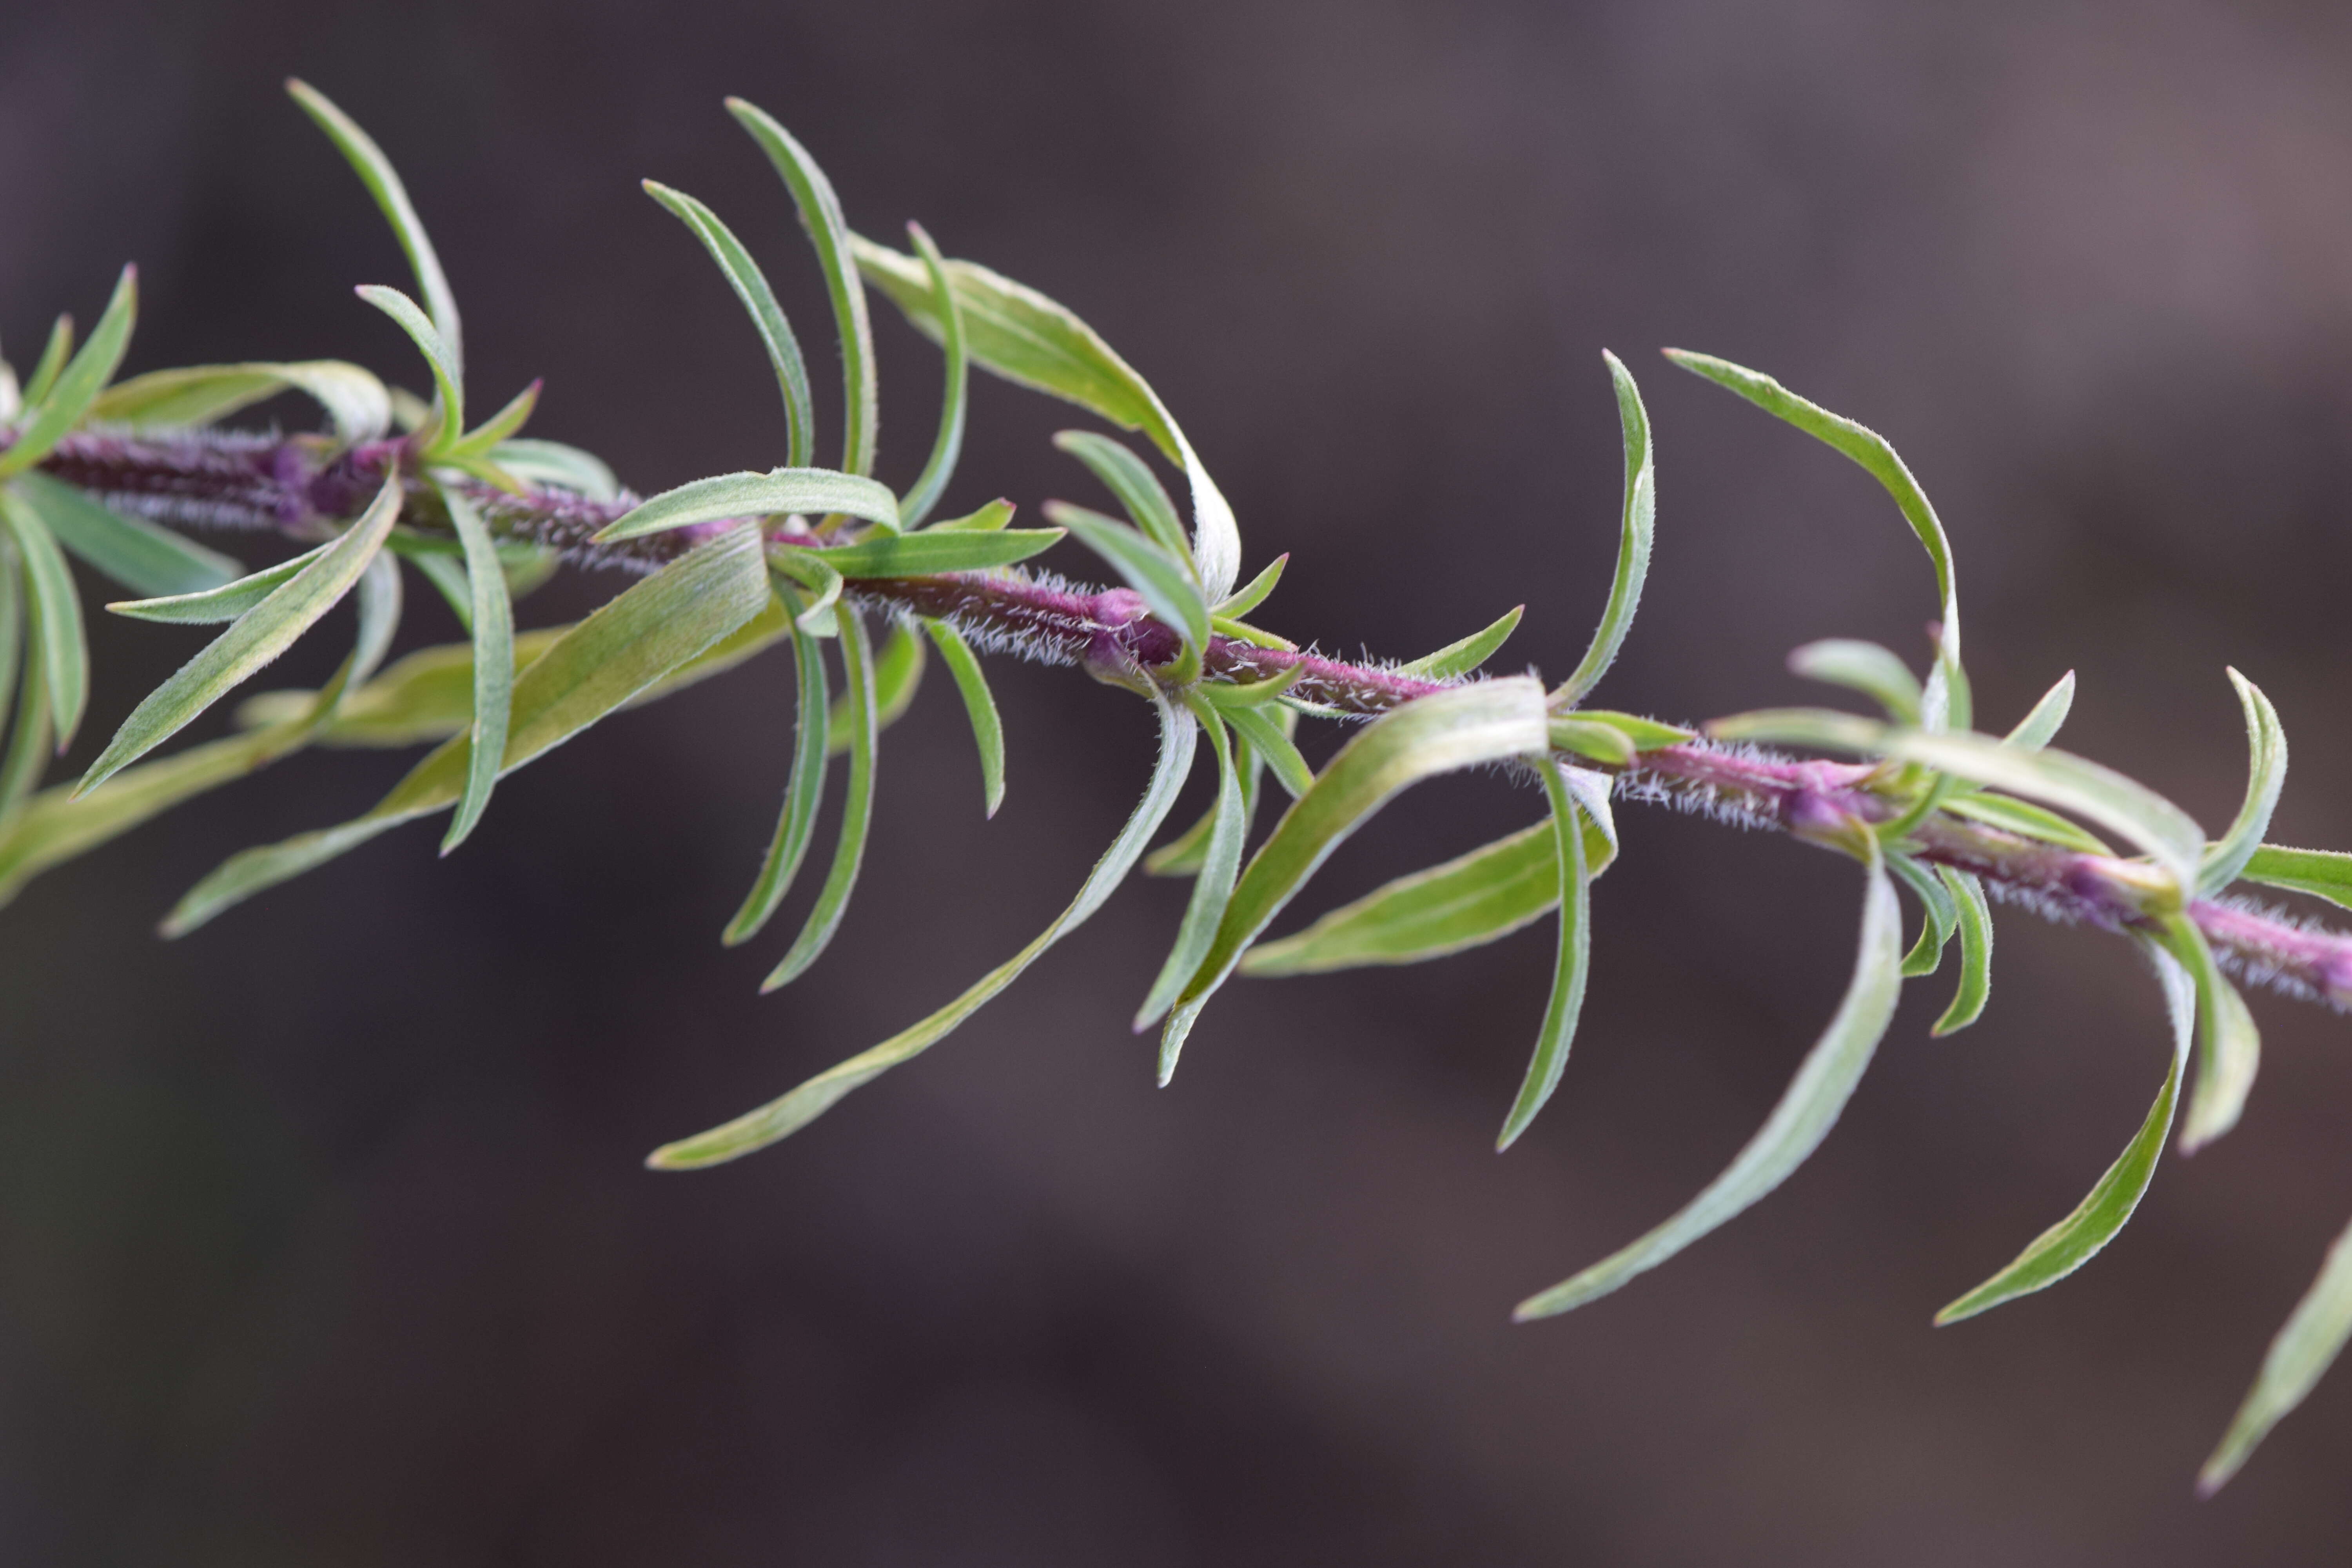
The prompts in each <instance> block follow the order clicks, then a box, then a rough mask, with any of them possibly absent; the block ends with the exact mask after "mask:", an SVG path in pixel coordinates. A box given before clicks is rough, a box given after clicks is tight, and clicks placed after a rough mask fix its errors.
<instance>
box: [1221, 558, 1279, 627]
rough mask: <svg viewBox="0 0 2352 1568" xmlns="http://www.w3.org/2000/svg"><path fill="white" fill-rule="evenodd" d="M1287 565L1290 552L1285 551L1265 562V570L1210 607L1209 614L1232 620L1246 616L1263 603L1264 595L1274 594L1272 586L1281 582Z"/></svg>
mask: <svg viewBox="0 0 2352 1568" xmlns="http://www.w3.org/2000/svg"><path fill="white" fill-rule="evenodd" d="M1289 564H1290V552H1288V551H1284V552H1282V553H1281V554H1279V555H1277V556H1276V557H1275V558H1274V559H1273V560H1271V561H1269V562H1267V563H1265V570H1264V571H1262V572H1260V573H1259V574H1257V575H1256V576H1255V577H1253V578H1251V579H1250V580H1249V581H1248V582H1246V583H1244V584H1242V585H1241V586H1240V587H1238V588H1236V589H1234V591H1233V592H1232V593H1231V594H1229V595H1226V596H1225V597H1223V598H1222V599H1220V600H1218V601H1217V602H1216V603H1215V604H1213V605H1210V606H1209V612H1210V614H1212V615H1215V616H1225V617H1226V618H1228V619H1232V620H1239V619H1240V618H1241V617H1242V616H1246V615H1248V614H1249V613H1250V612H1251V611H1252V610H1255V609H1256V608H1257V607H1258V606H1259V605H1263V604H1265V600H1266V595H1269V594H1272V593H1273V592H1274V585H1275V584H1276V583H1279V582H1281V581H1282V569H1283V568H1284V567H1286V566H1287V565H1289Z"/></svg>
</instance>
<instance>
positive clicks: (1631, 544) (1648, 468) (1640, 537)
mask: <svg viewBox="0 0 2352 1568" xmlns="http://www.w3.org/2000/svg"><path fill="white" fill-rule="evenodd" d="M1601 358H1602V359H1604V360H1606V361H1608V362H1609V378H1610V380H1611V381H1612V382H1614V383H1615V384H1616V387H1617V422H1618V424H1619V426H1621V427H1622V430H1623V433H1624V437H1625V502H1624V509H1623V517H1622V522H1621V524H1620V527H1621V532H1620V534H1619V538H1618V542H1617V574H1616V575H1615V576H1614V577H1613V578H1612V579H1611V581H1610V584H1609V603H1608V605H1606V606H1605V607H1603V608H1602V610H1601V624H1600V625H1599V626H1595V627H1594V628H1593V629H1592V644H1591V647H1588V648H1586V649H1585V650H1584V658H1582V659H1580V660H1579V661H1578V663H1577V666H1576V670H1575V673H1573V674H1571V675H1570V677H1569V678H1568V679H1566V680H1564V681H1562V682H1560V684H1559V687H1558V688H1556V689H1554V690H1553V692H1552V696H1551V700H1552V703H1553V706H1555V707H1559V708H1572V707H1574V706H1575V705H1576V704H1577V703H1579V702H1581V701H1583V700H1584V699H1585V697H1586V695H1587V694H1588V693H1590V692H1591V689H1593V688H1594V687H1595V686H1598V685H1599V684H1600V683H1601V677H1602V676H1603V675H1605V674H1607V673H1608V672H1609V667H1610V666H1611V665H1612V664H1613V663H1615V662H1616V660H1617V650H1618V649H1619V648H1620V647H1623V646H1624V642H1625V634H1626V633H1627V632H1628V631H1631V630H1632V629H1633V612H1634V611H1635V610H1637V609H1638V608H1640V607H1641V603H1642V584H1643V580H1644V579H1645V578H1647V577H1648V575H1649V573H1650V540H1651V536H1652V535H1653V534H1654V532H1655V531H1656V529H1657V513H1658V476H1657V453H1656V451H1655V450H1654V448H1653V447H1652V446H1651V444H1650V416H1649V414H1648V412H1647V411H1646V410H1645V409H1643V406H1642V392H1641V389H1640V388H1639V387H1637V386H1635V385H1634V384H1633V373H1632V372H1630V371H1628V370H1627V369H1626V368H1625V366H1624V365H1623V363H1621V362H1620V361H1619V360H1618V358H1617V356H1616V355H1615V354H1612V353H1608V352H1607V351H1606V350H1603V351H1602V353H1601Z"/></svg>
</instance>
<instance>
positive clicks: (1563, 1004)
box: [1495, 761, 1592, 1153]
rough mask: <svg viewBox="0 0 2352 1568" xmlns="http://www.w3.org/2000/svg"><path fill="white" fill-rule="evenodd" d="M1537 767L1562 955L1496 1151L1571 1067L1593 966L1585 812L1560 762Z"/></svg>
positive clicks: (1525, 1122) (1521, 1129)
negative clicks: (1546, 809)
mask: <svg viewBox="0 0 2352 1568" xmlns="http://www.w3.org/2000/svg"><path fill="white" fill-rule="evenodd" d="M1538 772H1539V773H1541V774H1542V777H1543V784H1544V795H1546V797H1547V798H1549V800H1550V802H1551V815H1552V860H1553V865H1554V870H1555V879H1554V888H1555V891H1554V893H1553V900H1554V901H1555V902H1556V903H1557V905H1558V906H1559V960H1558V963H1557V964H1556V965H1555V966H1554V969H1553V972H1552V981H1551V998H1550V1000H1549V1001H1548V1002H1546V1003H1545V1004H1544V1016H1543V1024H1542V1026H1540V1027H1539V1028H1538V1030H1537V1032H1536V1049H1535V1056H1534V1057H1533V1058H1532V1059H1530V1060H1529V1061H1528V1076H1527V1078H1526V1079H1525V1081H1523V1082H1522V1083H1521V1084H1520V1085H1519V1097H1518V1099H1517V1100H1515V1101H1514V1102H1513V1103H1512V1105H1511V1113H1510V1115H1509V1116H1508V1117H1507V1118H1505V1120H1504V1121H1503V1131H1502V1136H1500V1137H1499V1138H1497V1139H1496V1140H1495V1150H1496V1152H1497V1153H1500V1152H1502V1151H1503V1150H1506V1149H1507V1148H1509V1147H1510V1146H1511V1145H1512V1144H1513V1143H1514V1142H1517V1141H1518V1136H1519V1134H1520V1133H1522V1132H1525V1131H1527V1130H1528V1123H1529V1122H1531V1121H1534V1120H1535V1119H1536V1112H1538V1110H1542V1109H1543V1107H1544V1101H1546V1100H1549V1099H1550V1098H1551V1096H1552V1090H1554V1089H1558V1088H1559V1075H1560V1074H1561V1073H1562V1072H1563V1071H1565V1070H1566V1068H1567V1067H1568V1048H1569V1045H1570V1042H1571V1041H1572V1040H1574V1039H1575V1037H1576V1020H1577V1017H1578V1016H1579V1015H1580V1014H1581V1013H1582V1012H1583V1010H1584V982H1585V975H1586V973H1587V972H1588V971H1589V970H1590V969H1591V966H1592V896H1591V895H1592V877H1591V871H1590V870H1589V869H1588V868H1587V867H1586V865H1585V863H1584V831H1583V827H1582V826H1581V823H1580V817H1581V816H1582V813H1581V812H1580V811H1579V810H1578V808H1577V805H1576V797H1575V796H1574V795H1572V794H1570V791H1569V787H1568V783H1567V781H1566V780H1565V779H1563V778H1562V777H1561V776H1560V773H1561V770H1560V768H1559V766H1558V765H1557V764H1555V763H1551V762H1549V761H1546V762H1544V763H1541V764H1539V766H1538Z"/></svg>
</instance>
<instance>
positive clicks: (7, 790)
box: [0, 630, 56, 821]
mask: <svg viewBox="0 0 2352 1568" xmlns="http://www.w3.org/2000/svg"><path fill="white" fill-rule="evenodd" d="M42 663H43V654H42V649H41V639H40V637H39V635H38V633H37V631H34V630H28V634H27V636H26V638H25V662H24V673H23V674H22V675H20V676H19V677H18V678H17V682H16V730H15V731H14V732H13V733H11V734H10V735H9V737H8V750H7V752H6V754H5V756H0V821H5V820H6V819H7V818H8V817H9V816H11V815H13V814H14V813H15V812H16V808H17V806H18V805H19V804H20V803H21V802H22V801H23V800H24V799H25V797H26V795H30V794H32V793H33V791H34V790H35V789H36V788H37V787H38V786H39V784H40V782H41V770H42V769H43V768H45V767H47V765H48V761H49V757H50V754H51V753H50V750H49V738H50V736H51V735H53V734H54V733H55V732H56V731H54V730H53V729H52V728H51V727H50V724H49V683H48V679H47V676H46V675H44V674H43V672H42V669H41V665H42Z"/></svg>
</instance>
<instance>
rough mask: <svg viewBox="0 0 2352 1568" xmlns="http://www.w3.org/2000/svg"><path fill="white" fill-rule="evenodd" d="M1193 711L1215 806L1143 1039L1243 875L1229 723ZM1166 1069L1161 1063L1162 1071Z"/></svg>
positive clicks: (1196, 963)
mask: <svg viewBox="0 0 2352 1568" xmlns="http://www.w3.org/2000/svg"><path fill="white" fill-rule="evenodd" d="M1192 712H1193V715H1194V717H1196V718H1198V719H1199V720H1200V721H1201V727H1202V729H1204V730H1206V731H1208V732H1209V745H1210V747H1211V749H1212V750H1213V751H1214V752H1216V754H1217V798H1216V804H1215V805H1213V806H1212V807H1211V808H1210V812H1211V825H1210V828H1209V842H1208V844H1207V845H1206V846H1205V847H1203V849H1202V855H1201V869H1200V873H1199V875H1197V876H1196V877H1194V878H1193V879H1192V898H1191V899H1190V900H1187V901H1186V903H1185V905H1184V919H1183V921H1182V922H1181V923H1180V924H1179V925H1178V926H1177V928H1176V942H1175V945H1174V946H1173V947H1171V949H1170V950H1169V952H1168V957H1167V960H1166V962H1164V963H1161V964H1160V973H1159V975H1158V976H1157V977H1156V978H1155V979H1154V980H1153V981H1152V983H1151V990H1150V993H1149V994H1147V995H1146V996H1145V997H1144V999H1143V1005H1142V1006H1140V1007H1139V1008H1137V1009H1136V1013H1135V1030H1136V1033H1138V1034H1141V1033H1142V1032H1143V1031H1144V1030H1146V1029H1148V1028H1150V1027H1151V1026H1152V1025H1154V1024H1156V1023H1158V1022H1159V1021H1160V1018H1161V1017H1162V1016H1165V1015H1166V1013H1167V1011H1168V1009H1169V1006H1170V1005H1171V1004H1172V1003H1174V1002H1175V1000H1176V994H1177V993H1178V992H1179V991H1181V990H1182V989H1183V988H1184V982H1186V981H1187V980H1190V979H1192V971H1193V970H1195V969H1197V968H1199V967H1200V963H1201V959H1202V956H1203V955H1204V954H1206V953H1207V952H1208V951H1209V943H1210V942H1212V941H1213V940H1215V938H1216V934H1217V922H1218V921H1220V920H1221V919H1223V916H1224V912H1225V904H1226V901H1227V900H1230V899H1232V897H1233V896H1234V879H1235V878H1236V877H1238V876H1239V875H1240V874H1241V868H1242V838H1243V836H1244V832H1245V831H1246V828H1247V824H1246V821H1245V820H1244V813H1243V809H1242V784H1241V774H1240V772H1239V770H1238V769H1236V768H1235V767H1234V748H1233V743H1232V742H1230V741H1229V740H1227V739H1226V736H1225V721H1224V720H1223V718H1222V717H1220V716H1219V714H1218V712H1217V710H1216V709H1215V708H1213V707H1212V706H1210V705H1209V704H1208V703H1206V702H1198V703H1195V704H1194V705H1193V708H1192ZM1166 1065H1167V1064H1164V1063H1163V1064H1162V1066H1163V1068H1165V1067H1166ZM1163 1076H1164V1073H1163Z"/></svg>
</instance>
